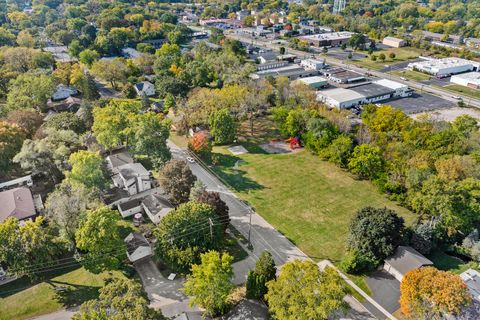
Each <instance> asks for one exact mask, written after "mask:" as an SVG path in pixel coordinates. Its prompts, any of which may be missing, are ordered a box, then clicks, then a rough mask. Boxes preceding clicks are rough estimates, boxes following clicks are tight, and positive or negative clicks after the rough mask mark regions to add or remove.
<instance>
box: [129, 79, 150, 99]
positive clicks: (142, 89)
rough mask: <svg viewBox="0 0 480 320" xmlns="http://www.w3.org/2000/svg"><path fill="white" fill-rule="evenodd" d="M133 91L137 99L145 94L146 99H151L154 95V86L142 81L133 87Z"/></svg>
mask: <svg viewBox="0 0 480 320" xmlns="http://www.w3.org/2000/svg"><path fill="white" fill-rule="evenodd" d="M134 88H135V91H136V92H137V95H138V96H139V97H141V96H143V94H145V95H146V96H147V97H151V96H154V95H155V86H154V85H153V83H151V82H150V81H142V82H139V83H137V84H135V86H134Z"/></svg>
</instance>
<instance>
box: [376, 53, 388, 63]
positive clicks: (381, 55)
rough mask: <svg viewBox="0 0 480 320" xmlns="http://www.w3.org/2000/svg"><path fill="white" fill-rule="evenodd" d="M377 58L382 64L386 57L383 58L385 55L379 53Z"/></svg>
mask: <svg viewBox="0 0 480 320" xmlns="http://www.w3.org/2000/svg"><path fill="white" fill-rule="evenodd" d="M378 58H379V59H380V60H382V62H383V61H385V59H386V58H387V57H386V56H385V53H383V52H382V53H380V54H379V55H378Z"/></svg>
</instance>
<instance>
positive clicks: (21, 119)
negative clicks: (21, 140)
mask: <svg viewBox="0 0 480 320" xmlns="http://www.w3.org/2000/svg"><path fill="white" fill-rule="evenodd" d="M6 120H7V121H8V122H10V123H12V124H16V125H17V126H18V127H20V128H21V129H22V130H23V131H24V132H25V133H26V137H27V138H29V139H30V138H32V136H33V134H34V133H35V131H37V129H38V128H40V126H41V125H42V123H43V117H42V115H41V114H40V113H38V112H37V111H35V110H33V109H20V110H13V111H10V112H9V113H8V114H7V118H6Z"/></svg>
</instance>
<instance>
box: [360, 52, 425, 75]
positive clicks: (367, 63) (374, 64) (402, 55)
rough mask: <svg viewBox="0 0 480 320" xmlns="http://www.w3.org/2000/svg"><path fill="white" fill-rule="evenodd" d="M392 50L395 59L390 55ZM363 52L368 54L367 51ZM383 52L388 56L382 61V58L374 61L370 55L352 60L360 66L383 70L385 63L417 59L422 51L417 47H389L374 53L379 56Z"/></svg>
mask: <svg viewBox="0 0 480 320" xmlns="http://www.w3.org/2000/svg"><path fill="white" fill-rule="evenodd" d="M392 52H393V53H395V58H394V59H390V57H389V55H390V53H392ZM363 53H365V54H367V51H365V52H363ZM382 53H383V54H385V56H386V57H387V59H386V60H385V61H381V60H380V59H377V61H372V60H371V59H370V57H367V58H364V59H361V60H352V61H351V62H352V63H353V64H356V65H358V66H362V67H365V68H369V69H372V70H382V69H383V68H385V65H392V64H395V63H398V62H403V61H407V60H410V59H415V58H417V57H418V56H420V54H421V51H420V50H418V49H416V48H389V49H383V50H377V51H375V52H374V53H373V54H374V55H376V56H377V58H378V56H379V55H380V54H382Z"/></svg>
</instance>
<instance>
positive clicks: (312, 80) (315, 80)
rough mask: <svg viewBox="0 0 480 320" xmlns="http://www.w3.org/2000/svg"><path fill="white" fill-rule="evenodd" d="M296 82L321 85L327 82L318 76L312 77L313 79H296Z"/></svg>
mask: <svg viewBox="0 0 480 320" xmlns="http://www.w3.org/2000/svg"><path fill="white" fill-rule="evenodd" d="M298 81H301V82H303V83H305V84H315V83H319V82H322V83H323V82H327V79H325V78H323V77H319V76H313V77H306V78H301V79H298Z"/></svg>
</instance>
